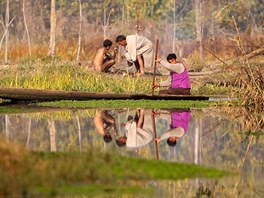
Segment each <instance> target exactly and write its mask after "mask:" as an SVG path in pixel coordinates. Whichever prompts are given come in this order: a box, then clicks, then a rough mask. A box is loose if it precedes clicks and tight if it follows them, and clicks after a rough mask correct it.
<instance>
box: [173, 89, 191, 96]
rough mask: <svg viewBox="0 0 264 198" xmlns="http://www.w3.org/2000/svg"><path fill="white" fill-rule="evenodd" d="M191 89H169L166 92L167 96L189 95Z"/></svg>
mask: <svg viewBox="0 0 264 198" xmlns="http://www.w3.org/2000/svg"><path fill="white" fill-rule="evenodd" d="M190 90H191V89H187V88H175V89H173V88H170V89H169V90H168V94H174V95H191V91H190Z"/></svg>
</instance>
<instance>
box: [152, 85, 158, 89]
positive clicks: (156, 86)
mask: <svg viewBox="0 0 264 198" xmlns="http://www.w3.org/2000/svg"><path fill="white" fill-rule="evenodd" d="M158 87H160V85H158V84H155V85H153V86H152V88H153V89H156V88H158Z"/></svg>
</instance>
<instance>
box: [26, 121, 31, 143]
mask: <svg viewBox="0 0 264 198" xmlns="http://www.w3.org/2000/svg"><path fill="white" fill-rule="evenodd" d="M30 136H31V118H29V120H28V136H27V144H26V148H28V147H29V141H30Z"/></svg>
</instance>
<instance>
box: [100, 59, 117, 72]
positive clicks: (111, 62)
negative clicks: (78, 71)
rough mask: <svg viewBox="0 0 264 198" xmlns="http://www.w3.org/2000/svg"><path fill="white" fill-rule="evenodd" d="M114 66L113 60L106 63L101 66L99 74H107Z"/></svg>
mask: <svg viewBox="0 0 264 198" xmlns="http://www.w3.org/2000/svg"><path fill="white" fill-rule="evenodd" d="M114 64H115V60H109V61H106V62H105V63H104V64H103V65H102V68H101V72H107V71H108V70H109V69H110V68H111V67H112V66H113V65H114Z"/></svg>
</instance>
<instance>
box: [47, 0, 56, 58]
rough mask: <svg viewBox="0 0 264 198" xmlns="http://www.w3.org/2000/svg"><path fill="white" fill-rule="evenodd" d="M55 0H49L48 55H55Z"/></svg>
mask: <svg viewBox="0 0 264 198" xmlns="http://www.w3.org/2000/svg"><path fill="white" fill-rule="evenodd" d="M55 39H56V0H51V13H50V45H49V52H48V55H49V56H51V57H54V56H55V46H56V40H55Z"/></svg>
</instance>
